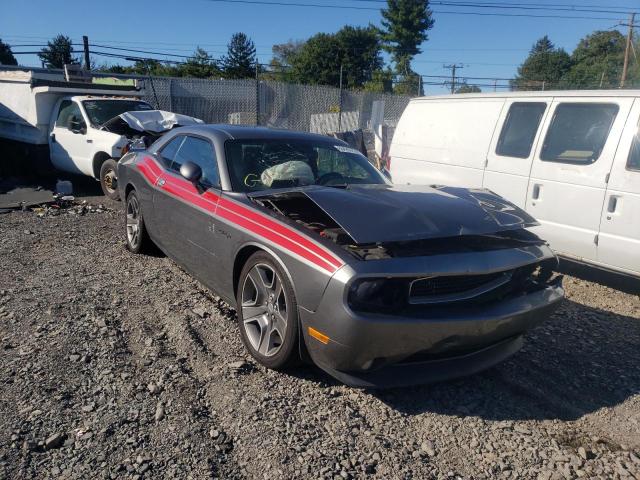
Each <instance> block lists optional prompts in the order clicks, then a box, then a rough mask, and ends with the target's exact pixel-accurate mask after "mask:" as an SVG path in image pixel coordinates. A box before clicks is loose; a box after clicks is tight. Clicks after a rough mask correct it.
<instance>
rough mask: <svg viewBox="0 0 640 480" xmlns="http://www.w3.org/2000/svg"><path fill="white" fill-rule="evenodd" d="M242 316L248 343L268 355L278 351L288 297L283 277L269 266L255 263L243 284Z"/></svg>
mask: <svg viewBox="0 0 640 480" xmlns="http://www.w3.org/2000/svg"><path fill="white" fill-rule="evenodd" d="M241 300H242V306H241V308H242V319H243V324H244V329H245V333H246V334H247V338H248V339H249V343H251V346H252V347H253V348H254V350H256V351H257V352H258V353H260V354H261V355H264V356H265V357H271V356H273V355H275V354H276V353H278V352H279V351H280V348H281V347H282V344H283V343H284V339H285V336H286V331H287V316H288V311H287V298H286V295H285V291H284V289H283V287H282V280H281V279H280V276H279V275H278V273H277V272H276V271H275V270H274V268H273V267H271V266H270V265H267V264H264V263H259V264H257V265H255V266H254V267H253V268H252V269H251V270H249V273H248V274H247V276H246V277H245V279H244V282H243V285H242V297H241Z"/></svg>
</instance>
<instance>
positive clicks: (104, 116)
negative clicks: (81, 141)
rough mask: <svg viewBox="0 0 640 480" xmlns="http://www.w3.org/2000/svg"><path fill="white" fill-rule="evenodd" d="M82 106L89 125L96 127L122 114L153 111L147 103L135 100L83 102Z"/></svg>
mask: <svg viewBox="0 0 640 480" xmlns="http://www.w3.org/2000/svg"><path fill="white" fill-rule="evenodd" d="M82 105H83V106H84V109H85V111H86V112H87V115H88V116H89V120H90V121H91V123H92V124H93V125H95V126H97V127H99V126H100V125H102V124H103V123H105V122H106V121H107V120H111V119H112V118H113V117H115V116H117V115H120V114H121V113H124V112H131V111H138V110H153V108H152V107H151V105H149V104H148V103H145V102H140V101H137V100H85V101H83V102H82Z"/></svg>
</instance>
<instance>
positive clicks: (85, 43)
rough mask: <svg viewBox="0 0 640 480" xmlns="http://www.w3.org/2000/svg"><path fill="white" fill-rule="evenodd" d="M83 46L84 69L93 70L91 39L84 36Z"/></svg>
mask: <svg viewBox="0 0 640 480" xmlns="http://www.w3.org/2000/svg"><path fill="white" fill-rule="evenodd" d="M82 45H83V47H84V68H85V70H91V61H90V60H89V37H87V36H86V35H83V36H82Z"/></svg>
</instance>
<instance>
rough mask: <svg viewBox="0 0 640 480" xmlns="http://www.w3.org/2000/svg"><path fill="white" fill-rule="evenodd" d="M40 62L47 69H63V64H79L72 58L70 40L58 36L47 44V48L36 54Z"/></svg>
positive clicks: (63, 36)
mask: <svg viewBox="0 0 640 480" xmlns="http://www.w3.org/2000/svg"><path fill="white" fill-rule="evenodd" d="M38 57H40V60H42V61H43V62H44V65H45V67H47V68H63V67H64V66H65V64H72V63H80V62H79V61H78V59H77V58H76V57H74V56H73V45H72V44H71V39H70V38H69V37H67V36H65V35H58V36H57V37H55V38H54V39H52V40H49V41H48V42H47V46H46V47H44V48H43V49H42V50H40V53H38Z"/></svg>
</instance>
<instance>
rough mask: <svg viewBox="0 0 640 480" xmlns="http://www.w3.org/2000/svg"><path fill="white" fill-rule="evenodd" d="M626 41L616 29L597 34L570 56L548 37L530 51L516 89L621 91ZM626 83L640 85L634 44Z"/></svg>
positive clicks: (520, 68)
mask: <svg viewBox="0 0 640 480" xmlns="http://www.w3.org/2000/svg"><path fill="white" fill-rule="evenodd" d="M626 42H627V39H626V37H625V36H624V35H622V34H621V33H620V32H619V31H617V30H604V31H595V32H593V33H591V34H589V35H587V36H586V37H584V38H583V39H582V40H580V42H579V43H578V45H577V47H576V48H575V49H574V50H573V52H571V54H569V53H567V52H566V51H565V50H564V49H562V48H558V47H556V46H555V45H554V44H553V42H552V41H551V40H550V39H549V37H548V36H546V35H545V36H544V37H542V38H541V39H540V40H538V41H537V42H536V43H535V44H534V45H533V47H532V48H531V50H530V52H529V55H528V56H527V58H526V59H525V60H524V62H523V63H522V64H521V65H520V66H519V68H518V74H517V75H516V77H515V78H514V79H513V80H512V81H511V86H512V87H513V88H514V89H517V90H540V89H542V88H545V89H587V88H618V87H619V86H620V79H621V77H622V69H623V64H624V55H625V50H626ZM631 46H632V51H633V54H632V56H631V62H630V68H629V71H628V74H627V84H628V85H634V84H635V85H637V84H638V81H639V80H640V68H639V66H638V63H637V61H634V58H635V56H636V51H637V48H638V46H640V45H639V44H638V41H637V39H633V41H632V45H631Z"/></svg>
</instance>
